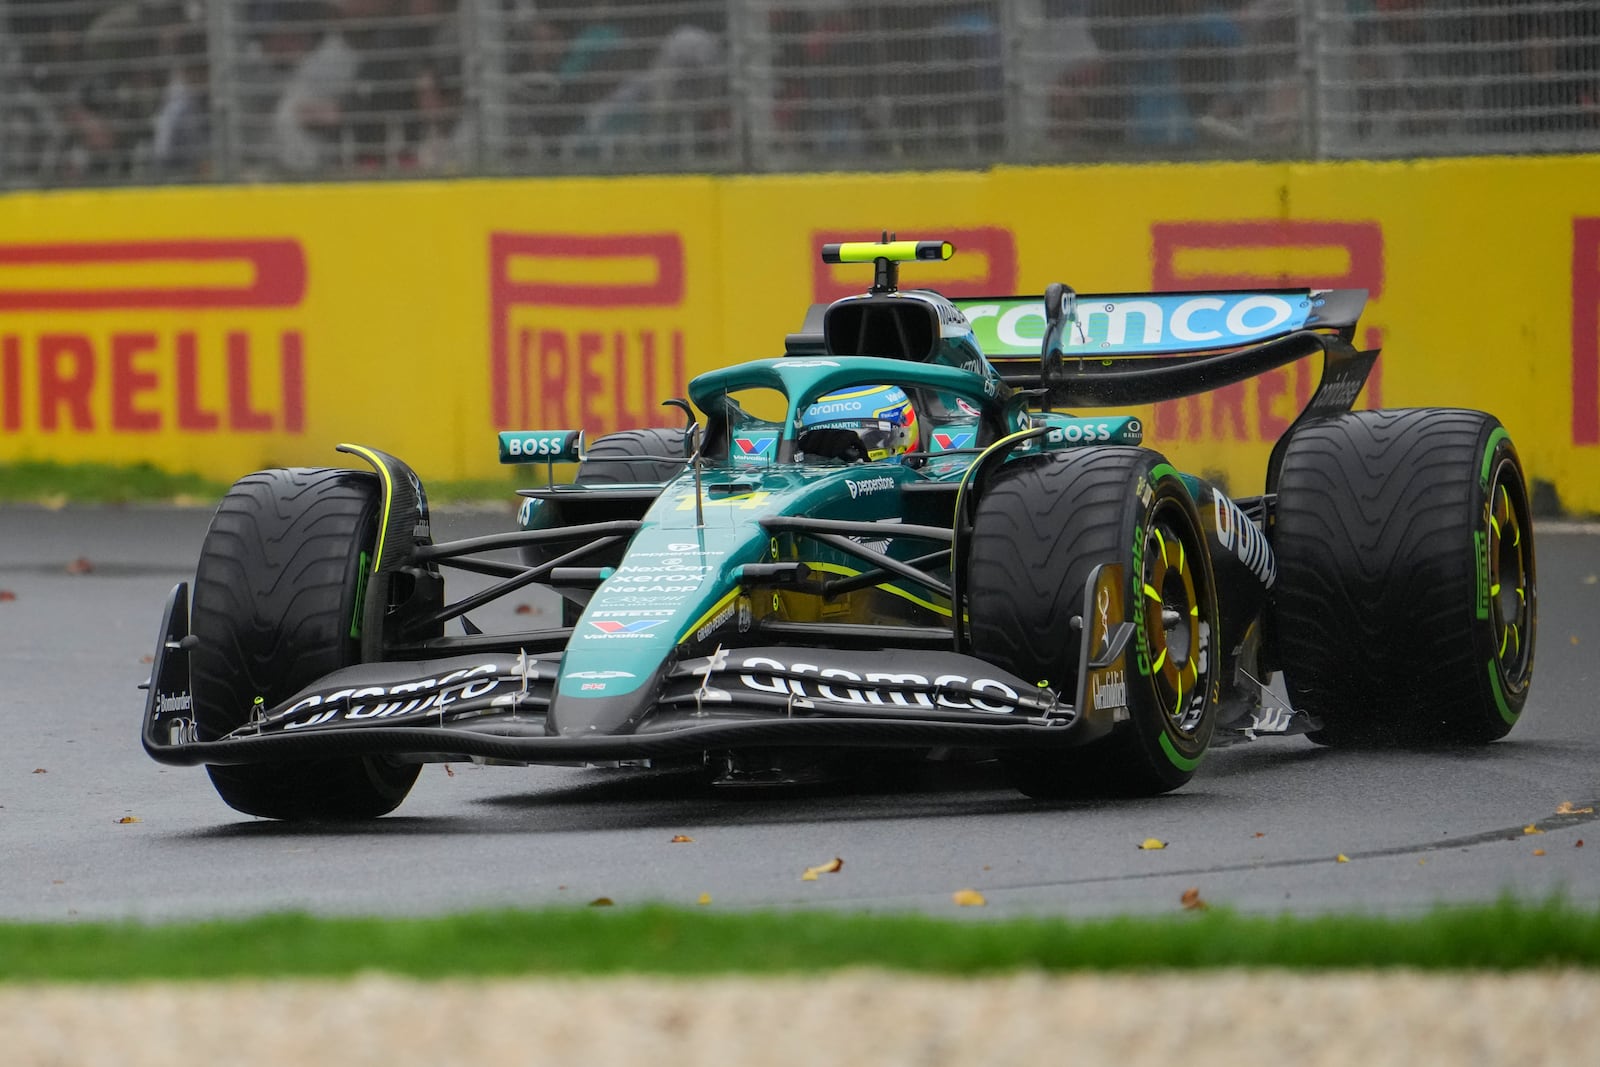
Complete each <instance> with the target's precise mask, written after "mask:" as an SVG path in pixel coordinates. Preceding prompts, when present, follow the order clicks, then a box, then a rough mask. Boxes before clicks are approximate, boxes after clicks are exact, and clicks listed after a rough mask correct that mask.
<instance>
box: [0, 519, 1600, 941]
mask: <svg viewBox="0 0 1600 1067" xmlns="http://www.w3.org/2000/svg"><path fill="white" fill-rule="evenodd" d="M208 520H209V512H207V511H206V510H204V509H164V508H163V509H145V508H130V509H81V510H78V509H68V510H64V511H45V510H39V509H31V508H16V507H6V508H4V509H3V510H0V714H3V716H4V726H5V730H6V735H7V741H6V744H5V745H4V747H3V750H0V918H8V919H59V920H71V919H80V920H81V919H93V918H113V917H124V916H131V917H145V918H189V917H200V916H207V915H216V914H253V913H259V912H264V911H281V910H286V909H304V910H309V911H314V912H319V913H327V914H354V913H383V914H425V913H436V912H443V911H456V910H464V909H468V908H480V907H492V906H503V905H543V904H552V903H561V902H566V903H580V904H581V903H586V902H588V901H589V900H591V899H593V898H595V897H599V896H607V897H610V898H612V899H613V900H615V901H616V902H617V903H618V904H620V905H627V904H632V903H639V902H644V901H664V902H672V903H681V904H692V903H694V901H695V900H696V899H697V898H698V897H699V896H700V894H702V893H709V894H710V895H711V898H712V900H713V902H714V903H713V906H714V907H738V908H746V907H759V906H775V907H793V906H818V907H827V908H870V909H874V910H881V911H909V910H915V911H923V912H928V913H932V914H941V915H961V916H962V917H967V918H972V917H982V916H995V915H1002V914H1004V915H1010V914H1048V915H1076V916H1089V915H1103V914H1107V913H1117V912H1133V913H1160V912H1167V911H1173V910H1176V909H1177V908H1178V906H1179V904H1178V901H1179V897H1180V895H1181V894H1182V893H1183V891H1184V890H1185V889H1187V888H1190V887H1195V888H1198V889H1199V890H1200V892H1201V895H1202V896H1203V897H1204V898H1205V899H1206V900H1208V901H1210V902H1211V903H1213V904H1215V905H1226V906H1230V907H1234V908H1238V909H1240V910H1245V911H1251V912H1264V913H1272V912H1278V911H1284V910H1289V911H1294V912H1298V913H1320V912H1328V911H1351V910H1360V911H1376V912H1383V913H1391V914H1406V913H1412V912H1415V911H1418V910H1421V909H1424V908H1427V907H1429V906H1430V905H1433V904H1435V903H1438V902H1473V901H1492V900H1494V899H1496V898H1497V897H1498V896H1500V895H1501V894H1505V893H1509V894H1514V895H1516V896H1518V897H1521V898H1525V899H1532V900H1539V899H1544V898H1546V897H1548V896H1550V895H1552V894H1557V893H1562V894H1565V895H1566V896H1567V897H1568V898H1569V899H1571V900H1574V901H1577V902H1581V903H1584V904H1588V905H1593V904H1594V903H1596V901H1597V900H1600V820H1597V818H1596V815H1595V814H1594V813H1593V812H1589V813H1583V812H1581V809H1584V808H1600V805H1597V804H1596V800H1597V799H1600V721H1597V720H1600V701H1597V699H1596V691H1597V685H1600V577H1597V575H1600V527H1585V526H1577V525H1573V524H1567V525H1564V526H1559V525H1554V524H1545V525H1542V526H1538V527H1537V531H1538V553H1539V593H1540V601H1539V608H1540V618H1539V623H1540V625H1539V651H1538V660H1537V668H1536V673H1535V680H1534V689H1533V696H1532V698H1531V700H1530V701H1529V704H1528V708H1527V710H1526V712H1525V714H1524V716H1523V720H1522V722H1521V723H1520V724H1519V725H1518V726H1517V728H1516V730H1514V731H1513V732H1512V734H1511V736H1510V737H1509V738H1508V739H1507V740H1505V741H1502V742H1499V743H1497V744H1494V745H1490V746H1488V747H1485V748H1481V749H1476V750H1471V751H1466V752H1451V753H1437V752H1435V753H1420V752H1347V751H1330V750H1326V749H1321V748H1318V747H1317V746H1315V745H1313V744H1311V743H1310V742H1309V741H1306V740H1305V739H1303V738H1289V739H1280V740H1276V741H1260V742H1256V743H1253V744H1247V745H1240V746H1237V747H1233V748H1228V749H1224V750H1217V751H1214V752H1212V753H1211V754H1210V755H1209V756H1208V757H1207V758H1206V760H1205V762H1204V764H1203V765H1202V767H1201V770H1200V772H1199V774H1198V775H1197V776H1196V778H1195V780H1194V781H1193V782H1192V783H1191V784H1190V785H1189V786H1188V787H1186V788H1185V789H1183V790H1181V791H1179V792H1177V793H1174V794H1171V795H1169V796H1165V797H1161V798H1157V799H1153V800H1144V801H1132V802H1129V801H1120V802H1114V803H1113V802H1094V803H1057V804H1046V803H1040V802H1035V801H1030V800H1027V799H1026V798H1023V797H1021V796H1019V795H1017V794H1016V793H1014V792H1013V791H1012V790H1011V789H1010V788H1009V787H1008V786H1007V785H1006V783H1005V782H1004V781H1003V780H1002V779H1001V777H1000V776H999V774H998V773H997V772H996V771H995V770H994V769H993V768H992V767H990V766H989V765H986V764H964V765H930V766H927V767H924V768H921V769H919V770H916V771H913V772H908V773H905V774H898V775H896V776H894V780H879V781H876V782H866V783H861V784H857V785H853V786H848V787H832V788H829V789H826V790H811V791H788V792H760V793H751V792H736V793H728V792H721V791H711V790H708V789H707V788H705V787H704V786H702V785H701V784H700V783H699V782H698V780H697V779H695V778H692V777H688V776H682V775H679V776H659V775H649V774H640V773H637V772H617V771H601V770H595V769H584V768H508V767H479V766H474V765H471V764H466V763H460V764H451V765H448V766H445V765H429V766H426V767H424V768H423V771H422V776H421V778H420V779H419V780H418V783H417V786H416V788H415V789H414V790H413V791H412V793H411V796H410V798H409V799H407V800H406V802H405V803H404V804H402V805H401V806H400V808H399V809H398V811H397V812H395V813H394V814H393V815H390V816H388V817H385V818H383V819H381V820H377V821H376V822H372V823H364V824H359V825H349V824H344V825H320V826H290V825H283V824H277V823H271V822H266V821H262V820H258V819H253V818H250V817H248V816H243V815H239V814H238V813H236V812H233V811H232V810H230V809H229V808H227V807H226V806H224V805H223V804H222V802H221V801H220V800H219V799H218V798H217V796H216V794H215V793H214V792H213V791H212V789H211V786H210V783H209V782H208V780H207V779H206V775H205V773H204V771H202V770H200V769H197V768H175V767H163V766H161V765H159V764H156V763H154V762H152V761H151V760H150V759H149V758H148V757H146V756H145V754H144V752H143V751H142V749H141V748H140V746H139V741H138V733H139V721H140V713H141V708H142V700H143V695H142V694H141V693H140V692H138V691H137V690H136V689H135V686H136V685H137V684H138V683H139V682H141V681H143V680H144V678H145V676H146V675H147V673H148V671H149V667H148V664H147V663H146V662H144V660H145V659H146V658H147V657H148V656H149V654H150V652H151V650H152V647H153V645H154V642H155V639H156V630H157V626H158V624H159V622H160V618H159V616H160V611H161V604H162V600H163V598H164V596H165V595H166V594H167V592H168V591H169V590H170V589H171V588H172V586H173V584H174V583H175V582H178V581H180V580H187V579H188V578H190V577H191V576H192V573H193V568H194V563H195V559H196V556H197V554H198V551H199V546H200V541H201V538H202V537H203V535H204V532H205V525H206V523H207V521H208ZM511 521H512V520H511V516H510V514H509V511H508V512H507V513H504V514H502V513H498V512H496V513H493V514H490V513H484V512H475V513H461V514H453V515H452V514H450V513H442V514H440V515H437V516H436V521H435V536H436V537H438V538H441V539H443V538H453V537H464V536H471V535H475V534H480V533H490V532H496V531H500V530H504V529H508V528H509V527H510V525H511ZM79 559H82V560H85V561H87V564H88V568H87V570H86V568H85V567H83V566H78V567H73V566H72V564H73V563H74V562H75V561H77V560H79ZM74 570H78V571H84V570H86V573H72V571H74ZM8 593H9V594H11V596H9V597H8V596H6V594H8ZM518 603H527V604H529V605H530V606H531V607H534V608H536V609H537V608H539V607H541V606H542V605H541V604H540V603H539V602H538V601H536V600H534V599H533V598H531V597H528V596H517V595H514V596H513V597H511V598H510V600H509V602H507V603H506V604H504V605H502V606H500V607H498V608H497V609H495V611H494V612H476V613H474V618H475V619H477V621H478V622H479V623H480V624H481V625H485V628H486V629H487V628H490V626H492V625H494V624H496V623H498V624H500V625H510V624H512V622H513V619H514V616H513V615H512V614H511V613H512V611H513V610H514V609H515V607H516V605H517V604H518ZM515 621H517V622H522V623H524V624H525V623H526V622H527V619H526V617H523V618H520V619H516V620H515ZM1564 807H1571V808H1574V809H1580V810H1579V813H1577V814H1557V812H1558V810H1560V809H1563V808H1564ZM125 819H130V820H134V821H127V822H124V821H123V820H125ZM1527 829H1532V830H1535V831H1541V832H1537V833H1532V832H1525V830H1527ZM674 835H685V836H688V837H690V838H692V839H693V840H692V842H689V843H673V841H672V838H673V837H674ZM1150 837H1155V838H1158V839H1160V840H1163V841H1165V842H1167V847H1166V848H1165V849H1162V850H1159V851H1155V850H1149V851H1146V850H1141V849H1139V848H1138V845H1139V843H1140V842H1141V841H1144V840H1145V839H1146V838H1150ZM1585 839H1587V840H1585ZM1580 842H1583V844H1580ZM1541 851H1542V853H1543V854H1542V855H1541V854H1538V853H1539V852H1541ZM1340 855H1343V856H1344V857H1346V858H1347V860H1348V862H1339V861H1338V859H1337V857H1339V856H1340ZM835 856H839V857H842V858H843V859H844V867H843V869H842V870H841V871H839V872H838V873H836V874H825V875H822V876H821V878H819V879H818V880H817V881H815V882H802V881H801V880H800V874H801V872H802V871H803V870H804V869H805V868H806V867H808V866H812V865H815V864H819V863H822V862H823V861H825V860H828V859H831V858H833V857H835ZM963 888H976V889H979V890H981V891H982V892H983V894H984V895H985V896H986V898H987V899H988V902H989V904H988V907H986V908H982V909H978V908H971V909H962V908H957V907H955V906H954V905H953V904H952V902H951V899H950V894H951V893H952V892H954V891H955V890H958V889H963Z"/></svg>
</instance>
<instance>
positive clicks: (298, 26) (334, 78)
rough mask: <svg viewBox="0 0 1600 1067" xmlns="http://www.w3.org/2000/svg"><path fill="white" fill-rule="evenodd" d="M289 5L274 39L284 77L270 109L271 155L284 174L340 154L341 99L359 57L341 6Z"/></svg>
mask: <svg viewBox="0 0 1600 1067" xmlns="http://www.w3.org/2000/svg"><path fill="white" fill-rule="evenodd" d="M289 8H290V9H292V10H291V13H292V14H293V15H294V16H296V17H295V19H294V21H293V22H292V23H288V24H286V25H287V27H288V28H287V29H286V30H285V32H280V33H278V34H277V35H276V39H275V41H274V47H275V48H277V49H278V50H279V52H278V58H279V59H280V60H281V61H282V62H283V63H284V65H285V66H286V67H287V68H288V76H287V77H286V78H285V80H284V84H283V90H282V94H281V95H280V96H279V97H278V101H277V103H276V105H274V107H273V110H272V119H271V128H272V140H273V145H274V152H273V155H274V159H275V162H276V163H277V165H278V166H280V167H282V168H283V169H284V170H287V171H289V172H290V173H293V174H312V173H315V172H317V171H320V170H326V169H328V168H330V167H332V166H334V165H336V164H338V163H339V162H341V161H342V160H343V158H344V155H345V153H344V150H343V145H342V143H341V142H342V133H343V129H344V105H343V101H344V99H345V97H346V95H347V94H348V93H349V92H350V91H351V90H352V89H354V87H355V84H356V72H357V70H358V69H359V66H360V57H359V56H358V55H357V53H356V50H355V49H354V48H353V47H351V45H350V42H349V41H348V40H347V39H346V38H345V34H344V27H343V25H342V24H341V23H340V21H339V16H340V15H341V14H343V9H338V8H329V7H326V6H325V5H323V4H291V5H289Z"/></svg>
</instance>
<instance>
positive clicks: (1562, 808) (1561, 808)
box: [1556, 800, 1594, 815]
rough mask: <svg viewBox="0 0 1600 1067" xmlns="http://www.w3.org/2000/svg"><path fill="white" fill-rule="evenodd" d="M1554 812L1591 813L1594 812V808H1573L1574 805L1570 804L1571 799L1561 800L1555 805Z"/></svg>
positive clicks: (1569, 813) (1558, 813) (1559, 813)
mask: <svg viewBox="0 0 1600 1067" xmlns="http://www.w3.org/2000/svg"><path fill="white" fill-rule="evenodd" d="M1556 814H1557V815H1593V814H1594V809H1593V808H1575V807H1573V806H1572V801H1570V800H1563V801H1562V802H1561V803H1560V805H1558V806H1557V807H1556Z"/></svg>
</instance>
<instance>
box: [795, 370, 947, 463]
mask: <svg viewBox="0 0 1600 1067" xmlns="http://www.w3.org/2000/svg"><path fill="white" fill-rule="evenodd" d="M813 426H829V427H835V428H838V429H844V430H854V431H855V432H856V434H857V435H858V436H860V438H861V443H862V444H863V445H864V446H865V447H866V450H867V459H869V460H880V459H892V458H894V457H896V456H903V455H905V454H906V453H907V452H915V451H917V450H918V448H919V447H920V444H921V435H920V434H918V432H917V412H916V409H915V408H913V407H912V406H911V398H910V397H909V396H907V395H906V391H905V390H904V389H902V388H900V387H899V386H898V385H861V386H855V387H854V388H850V389H843V390H840V391H839V392H837V393H828V394H827V395H826V396H819V397H817V399H816V402H815V403H813V404H812V405H811V406H810V407H808V408H806V409H805V410H804V411H803V412H801V413H800V429H801V430H808V429H810V428H811V427H813Z"/></svg>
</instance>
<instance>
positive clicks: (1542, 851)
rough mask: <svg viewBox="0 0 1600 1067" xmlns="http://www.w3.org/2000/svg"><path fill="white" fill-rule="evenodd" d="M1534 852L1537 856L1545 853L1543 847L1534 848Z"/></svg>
mask: <svg viewBox="0 0 1600 1067" xmlns="http://www.w3.org/2000/svg"><path fill="white" fill-rule="evenodd" d="M1533 854H1534V855H1535V856H1542V855H1544V849H1542V848H1536V849H1534V850H1533Z"/></svg>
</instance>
